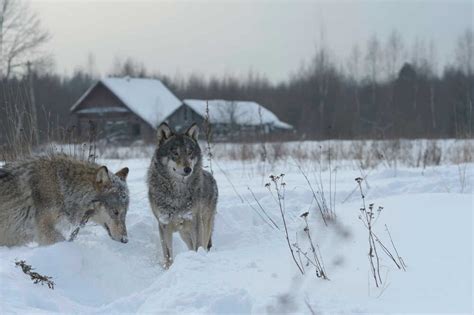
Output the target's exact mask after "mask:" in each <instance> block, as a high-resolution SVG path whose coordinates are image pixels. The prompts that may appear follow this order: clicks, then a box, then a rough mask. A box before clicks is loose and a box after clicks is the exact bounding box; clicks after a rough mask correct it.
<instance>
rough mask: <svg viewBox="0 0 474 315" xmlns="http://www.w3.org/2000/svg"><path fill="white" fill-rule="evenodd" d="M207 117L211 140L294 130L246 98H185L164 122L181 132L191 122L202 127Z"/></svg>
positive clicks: (235, 138)
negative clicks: (237, 99)
mask: <svg viewBox="0 0 474 315" xmlns="http://www.w3.org/2000/svg"><path fill="white" fill-rule="evenodd" d="M206 117H209V123H210V125H211V129H212V136H213V139H214V140H237V139H241V138H243V137H249V136H250V137H251V136H256V135H260V134H262V133H263V134H281V133H289V132H293V126H291V125H289V124H287V123H285V122H283V121H281V120H280V119H279V118H278V117H277V116H276V115H275V114H274V113H273V112H271V111H270V110H269V109H267V108H265V107H264V106H262V105H260V104H258V103H256V102H249V101H226V100H195V99H186V100H183V104H182V105H181V106H180V107H178V108H177V109H176V110H175V111H174V112H172V113H171V114H170V115H169V116H168V117H167V118H165V121H167V122H168V124H170V126H173V127H174V128H175V129H176V130H178V131H181V130H184V129H185V128H187V127H188V126H189V125H190V124H192V123H193V122H196V123H197V124H198V125H199V126H200V127H201V128H202V127H203V126H204V121H205V120H206Z"/></svg>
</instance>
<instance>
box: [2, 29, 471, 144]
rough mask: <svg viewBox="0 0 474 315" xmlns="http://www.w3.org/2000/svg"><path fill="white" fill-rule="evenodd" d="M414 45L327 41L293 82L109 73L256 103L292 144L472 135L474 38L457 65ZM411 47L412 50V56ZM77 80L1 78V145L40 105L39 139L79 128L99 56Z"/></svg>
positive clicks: (128, 63)
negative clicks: (290, 129)
mask: <svg viewBox="0 0 474 315" xmlns="http://www.w3.org/2000/svg"><path fill="white" fill-rule="evenodd" d="M412 46H413V47H412V48H411V49H406V48H405V45H404V43H403V41H402V39H401V37H400V35H399V34H398V33H397V32H395V31H394V32H392V33H391V34H390V36H388V37H387V38H386V39H385V40H379V39H378V38H377V37H375V36H374V37H372V38H371V39H370V40H369V41H368V42H367V43H366V45H365V47H364V49H360V48H359V47H358V46H354V49H353V50H352V53H351V54H350V57H349V58H348V59H347V60H345V62H343V63H341V62H337V61H336V60H335V58H334V56H333V54H332V53H331V51H330V49H329V48H327V47H326V46H325V45H319V46H318V47H316V49H315V52H314V54H313V57H312V59H311V61H310V62H308V63H307V64H306V65H303V66H301V67H300V69H298V70H297V71H295V72H294V74H293V75H291V76H290V77H289V78H288V79H287V80H286V81H285V82H281V83H272V82H270V81H269V80H268V79H267V78H265V76H263V75H259V74H254V73H249V74H248V76H247V77H244V78H242V77H236V76H235V77H234V76H223V77H213V78H204V77H202V76H199V75H191V76H189V77H186V78H184V77H171V76H167V75H163V74H159V73H150V72H149V71H147V69H146V67H145V66H144V65H142V64H141V63H140V62H138V61H135V60H132V59H125V60H116V62H115V64H114V66H113V70H111V71H110V72H109V73H108V75H110V76H131V77H149V78H150V77H151V78H158V79H160V80H162V81H163V83H164V84H165V85H166V86H168V88H169V89H170V90H171V91H172V92H174V93H175V94H176V96H177V97H179V98H181V99H185V98H198V99H226V100H252V101H256V102H258V103H260V104H262V105H264V106H266V107H267V108H269V109H270V110H272V111H274V112H275V113H276V114H277V116H278V117H279V118H280V119H281V120H283V121H285V122H288V123H290V124H292V125H293V126H294V127H295V129H296V133H295V134H294V139H329V138H332V139H365V138H376V139H390V138H448V137H449V138H463V137H472V129H473V127H474V125H473V118H474V116H473V110H472V106H473V104H472V103H473V96H474V72H473V69H474V66H473V64H474V36H473V32H472V30H466V31H465V32H464V33H463V34H461V35H460V36H459V38H458V42H457V46H456V47H455V48H454V50H453V59H452V62H451V63H449V64H448V65H446V66H444V68H443V69H438V68H439V67H438V65H437V58H436V49H435V47H434V45H433V43H430V44H428V43H427V42H425V41H420V40H417V41H416V42H415V43H414V44H413V45H412ZM408 51H409V52H408ZM88 60H89V62H88V65H87V66H84V67H82V68H78V69H77V70H76V71H75V72H74V74H73V75H71V76H64V75H59V74H57V73H54V72H53V71H51V70H47V69H46V70H45V69H44V67H42V68H40V67H34V66H33V67H31V68H30V69H29V71H24V72H22V73H20V74H17V75H10V76H8V77H5V76H4V77H3V78H1V79H0V124H1V125H0V131H1V133H0V142H5V141H7V134H8V133H7V131H8V130H10V131H11V128H20V129H24V130H27V129H28V127H27V126H28V123H27V121H28V116H29V115H30V104H31V102H32V101H34V102H35V103H36V107H37V111H38V112H37V114H36V115H37V117H38V127H39V130H40V132H39V137H40V141H45V140H46V139H51V138H56V137H59V132H58V130H62V134H63V137H64V134H65V133H67V132H68V130H69V131H70V130H71V129H73V128H74V126H73V125H72V119H71V117H70V115H69V109H70V107H71V106H72V104H73V103H74V102H75V101H76V100H77V99H78V98H79V97H80V96H81V95H82V94H83V93H84V92H85V91H86V90H87V89H88V88H89V87H90V86H91V85H92V84H93V83H94V82H95V81H96V80H97V75H95V73H96V71H95V70H94V67H95V65H94V58H93V56H90V57H89V59H88Z"/></svg>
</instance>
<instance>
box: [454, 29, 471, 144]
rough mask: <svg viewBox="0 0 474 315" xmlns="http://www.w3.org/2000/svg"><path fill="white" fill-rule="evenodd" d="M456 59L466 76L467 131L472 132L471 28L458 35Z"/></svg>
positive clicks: (469, 133) (469, 134)
mask: <svg viewBox="0 0 474 315" xmlns="http://www.w3.org/2000/svg"><path fill="white" fill-rule="evenodd" d="M456 61H457V64H458V67H459V70H460V71H462V72H463V73H464V74H465V76H466V85H467V89H466V108H467V115H468V117H467V125H468V126H467V133H468V136H471V134H472V119H473V117H472V115H473V113H472V81H473V79H474V78H473V75H474V73H473V70H474V32H473V31H472V29H466V31H464V33H463V34H462V35H461V36H460V37H459V39H458V44H457V47H456Z"/></svg>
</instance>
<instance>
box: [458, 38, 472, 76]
mask: <svg viewBox="0 0 474 315" xmlns="http://www.w3.org/2000/svg"><path fill="white" fill-rule="evenodd" d="M456 61H457V65H458V67H459V69H460V70H461V71H462V72H464V74H465V75H467V76H468V77H470V76H472V75H473V74H474V73H473V71H474V32H473V31H472V29H466V30H465V31H464V33H463V34H462V35H461V36H460V37H459V38H458V43H457V47H456Z"/></svg>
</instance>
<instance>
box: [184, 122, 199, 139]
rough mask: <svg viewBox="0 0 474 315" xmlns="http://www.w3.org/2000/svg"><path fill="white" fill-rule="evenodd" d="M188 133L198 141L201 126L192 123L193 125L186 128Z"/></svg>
mask: <svg viewBox="0 0 474 315" xmlns="http://www.w3.org/2000/svg"><path fill="white" fill-rule="evenodd" d="M186 135H187V136H189V137H191V138H193V139H194V140H196V141H197V139H198V137H199V127H198V125H196V124H195V123H194V124H192V125H191V127H189V128H188V130H186Z"/></svg>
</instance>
